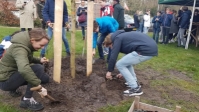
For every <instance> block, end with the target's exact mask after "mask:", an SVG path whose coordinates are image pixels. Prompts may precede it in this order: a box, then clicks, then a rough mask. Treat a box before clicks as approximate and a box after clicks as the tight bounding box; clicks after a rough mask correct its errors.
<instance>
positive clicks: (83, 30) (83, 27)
mask: <svg viewBox="0 0 199 112" xmlns="http://www.w3.org/2000/svg"><path fill="white" fill-rule="evenodd" d="M81 28H82V36H83V39H84V38H85V26H81Z"/></svg>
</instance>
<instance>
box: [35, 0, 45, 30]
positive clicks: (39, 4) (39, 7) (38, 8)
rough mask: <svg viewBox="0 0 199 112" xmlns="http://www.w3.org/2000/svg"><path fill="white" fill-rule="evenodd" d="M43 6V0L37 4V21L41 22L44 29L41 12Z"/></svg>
mask: <svg viewBox="0 0 199 112" xmlns="http://www.w3.org/2000/svg"><path fill="white" fill-rule="evenodd" d="M44 5H45V0H40V1H39V3H38V4H37V14H38V16H39V19H40V20H41V23H42V28H43V29H45V28H46V22H45V21H44V19H43V15H42V11H43V8H44Z"/></svg>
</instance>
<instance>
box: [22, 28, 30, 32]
mask: <svg viewBox="0 0 199 112" xmlns="http://www.w3.org/2000/svg"><path fill="white" fill-rule="evenodd" d="M30 30H32V28H28V31H30ZM21 31H26V28H21Z"/></svg>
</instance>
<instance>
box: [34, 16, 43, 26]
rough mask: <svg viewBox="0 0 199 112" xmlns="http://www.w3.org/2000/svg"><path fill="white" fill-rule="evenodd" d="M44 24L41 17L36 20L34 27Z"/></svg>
mask: <svg viewBox="0 0 199 112" xmlns="http://www.w3.org/2000/svg"><path fill="white" fill-rule="evenodd" d="M41 26H42V23H41V21H40V19H39V18H37V19H36V20H35V21H34V27H36V28H39V27H41Z"/></svg>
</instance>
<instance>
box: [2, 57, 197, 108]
mask: <svg viewBox="0 0 199 112" xmlns="http://www.w3.org/2000/svg"><path fill="white" fill-rule="evenodd" d="M69 62H70V59H69V58H64V59H62V71H61V83H60V84H57V83H55V82H54V81H53V80H52V79H51V81H50V83H48V84H46V85H43V86H44V87H45V88H46V89H47V90H48V93H49V95H51V96H52V97H53V98H55V99H56V100H58V101H60V103H51V102H50V100H48V99H47V98H45V99H42V98H41V97H40V96H39V95H38V93H36V92H35V93H34V98H35V99H36V100H37V101H39V102H41V103H42V104H43V105H44V106H45V109H44V110H42V111H41V112H96V111H97V110H98V109H99V108H101V107H104V106H107V104H111V105H117V104H118V103H119V102H121V101H123V100H127V99H130V98H132V101H133V97H125V96H123V94H122V92H123V91H124V90H126V89H128V88H127V87H125V85H124V82H125V81H124V80H123V79H114V80H111V81H110V80H106V79H105V75H106V72H107V67H106V62H105V61H103V60H97V61H96V62H95V64H94V65H93V73H92V74H91V75H90V76H89V77H87V76H86V60H85V59H83V58H77V59H76V78H75V79H73V78H72V77H71V74H70V63H69ZM45 70H46V72H47V73H48V74H49V75H50V77H51V78H52V75H53V62H50V63H49V64H48V65H46V69H45ZM170 72H171V73H173V72H172V71H170ZM174 72H175V73H176V71H174ZM118 73H119V72H118V71H117V70H115V71H114V72H113V73H112V74H113V75H117V74H118ZM136 74H137V77H138V80H139V81H140V84H141V86H142V89H143V91H144V94H143V95H142V96H141V99H147V100H151V101H154V102H158V103H159V104H160V105H161V104H165V105H167V100H166V99H162V98H161V91H157V90H156V89H155V88H153V87H151V86H150V81H151V80H163V79H165V78H168V77H166V76H163V75H161V74H159V73H158V72H155V71H154V70H152V69H151V68H147V69H146V70H136ZM174 77H175V76H174ZM183 78H185V79H186V80H189V78H188V77H186V75H183ZM163 88H167V93H168V94H169V95H171V97H172V96H174V97H176V98H182V99H185V100H186V99H187V100H188V99H189V98H192V94H191V93H189V92H185V91H183V90H180V89H175V88H172V89H171V88H168V87H163ZM20 89H21V91H23V92H24V91H25V87H21V88H20ZM154 91H156V92H154ZM165 91H166V89H165ZM179 92H180V93H181V95H182V96H178V95H177V94H178V93H179ZM0 95H3V96H4V97H3V98H0V102H5V103H6V104H12V105H14V106H15V107H18V105H19V102H20V98H12V97H11V96H9V95H8V94H7V92H3V91H0ZM186 96H187V97H188V98H186ZM193 97H194V96H193ZM168 105H170V104H168ZM174 107H175V105H173V108H174ZM21 110H22V111H23V109H21Z"/></svg>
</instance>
